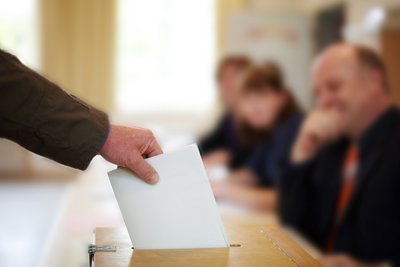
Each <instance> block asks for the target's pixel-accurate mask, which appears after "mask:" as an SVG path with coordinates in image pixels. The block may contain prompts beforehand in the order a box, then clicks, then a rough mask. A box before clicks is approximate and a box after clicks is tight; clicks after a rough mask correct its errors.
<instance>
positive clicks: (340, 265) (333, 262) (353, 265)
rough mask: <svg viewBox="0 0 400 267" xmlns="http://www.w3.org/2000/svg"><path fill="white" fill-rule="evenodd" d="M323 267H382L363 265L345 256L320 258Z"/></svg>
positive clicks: (374, 264)
mask: <svg viewBox="0 0 400 267" xmlns="http://www.w3.org/2000/svg"><path fill="white" fill-rule="evenodd" d="M320 262H321V264H322V266H324V267H383V266H385V264H381V263H364V262H360V261H357V260H355V259H353V258H351V257H349V256H347V255H345V254H339V255H332V256H325V257H322V259H321V260H320Z"/></svg>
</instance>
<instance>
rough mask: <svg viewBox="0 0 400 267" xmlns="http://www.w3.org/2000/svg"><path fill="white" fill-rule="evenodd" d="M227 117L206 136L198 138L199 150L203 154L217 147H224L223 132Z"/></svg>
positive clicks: (224, 137)
mask: <svg viewBox="0 0 400 267" xmlns="http://www.w3.org/2000/svg"><path fill="white" fill-rule="evenodd" d="M226 120H227V118H226V117H225V118H223V119H222V120H221V121H220V122H219V123H218V125H217V127H216V128H215V129H214V130H213V131H212V132H211V133H209V134H208V135H207V136H206V137H204V138H203V139H202V140H200V143H199V149H200V152H201V153H202V154H203V155H204V154H207V153H210V152H213V151H214V150H217V149H222V148H226V146H227V144H226V139H227V136H226V134H225V127H226Z"/></svg>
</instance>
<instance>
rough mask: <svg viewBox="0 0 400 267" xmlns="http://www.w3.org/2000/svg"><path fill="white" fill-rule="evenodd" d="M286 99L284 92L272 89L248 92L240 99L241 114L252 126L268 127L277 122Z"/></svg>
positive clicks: (258, 127)
mask: <svg viewBox="0 0 400 267" xmlns="http://www.w3.org/2000/svg"><path fill="white" fill-rule="evenodd" d="M285 100H286V96H285V94H284V93H281V92H275V91H273V90H272V89H271V90H264V91H259V92H249V93H246V94H244V95H243V96H242V99H241V101H240V111H241V116H242V118H243V119H244V121H246V122H247V123H248V124H249V125H250V126H251V127H253V128H255V129H260V130H261V129H267V128H269V127H272V126H273V125H274V124H275V122H276V120H277V119H278V116H279V113H280V111H281V109H282V108H283V105H284V102H285Z"/></svg>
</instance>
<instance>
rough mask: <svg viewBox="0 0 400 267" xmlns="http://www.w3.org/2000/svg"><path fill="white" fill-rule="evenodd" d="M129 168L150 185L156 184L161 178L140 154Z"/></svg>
mask: <svg viewBox="0 0 400 267" xmlns="http://www.w3.org/2000/svg"><path fill="white" fill-rule="evenodd" d="M127 167H128V168H129V169H131V170H132V171H133V172H134V173H136V174H137V175H138V176H139V178H140V179H142V180H143V181H145V182H146V183H148V184H156V183H157V182H158V180H159V178H160V177H159V175H158V173H157V171H156V170H155V169H154V168H153V167H152V166H150V164H149V163H147V161H145V160H144V159H143V157H142V156H141V155H140V154H137V155H135V159H134V160H133V161H131V162H129V164H128V166H127Z"/></svg>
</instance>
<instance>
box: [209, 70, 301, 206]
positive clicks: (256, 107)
mask: <svg viewBox="0 0 400 267" xmlns="http://www.w3.org/2000/svg"><path fill="white" fill-rule="evenodd" d="M240 98H241V99H240V104H239V106H240V109H239V110H240V112H239V121H240V123H239V124H240V126H239V129H240V130H239V132H240V137H241V140H242V143H243V144H245V145H246V146H249V147H254V146H257V149H255V151H254V152H253V153H252V155H251V157H250V159H249V160H248V161H247V163H246V165H245V166H244V167H242V168H241V169H239V170H236V171H234V172H233V173H231V174H230V175H229V177H227V178H226V179H224V180H222V181H219V182H216V181H213V182H212V186H213V190H214V194H215V196H216V198H217V199H219V200H224V201H230V202H235V203H238V204H243V205H244V206H246V207H248V208H252V209H263V210H272V209H274V207H275V202H276V193H275V189H274V186H275V183H276V182H275V178H276V177H277V175H278V172H279V169H280V168H281V167H282V166H283V165H284V162H285V160H286V157H287V155H288V154H289V150H290V147H291V144H292V143H293V141H294V138H295V136H296V133H297V129H298V127H299V125H300V122H301V117H302V116H301V114H300V111H299V108H298V105H297V103H296V101H295V100H294V98H293V97H292V95H291V94H290V92H289V91H288V90H287V89H286V87H285V84H284V82H283V77H282V74H281V71H280V69H279V68H278V67H277V66H276V65H274V64H265V65H263V66H258V67H252V68H251V69H249V70H248V72H247V74H246V76H245V77H244V79H243V81H242V86H241V90H240Z"/></svg>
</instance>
